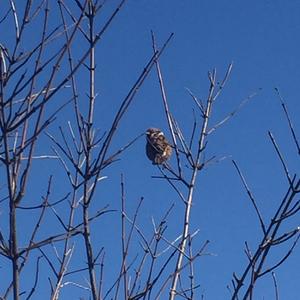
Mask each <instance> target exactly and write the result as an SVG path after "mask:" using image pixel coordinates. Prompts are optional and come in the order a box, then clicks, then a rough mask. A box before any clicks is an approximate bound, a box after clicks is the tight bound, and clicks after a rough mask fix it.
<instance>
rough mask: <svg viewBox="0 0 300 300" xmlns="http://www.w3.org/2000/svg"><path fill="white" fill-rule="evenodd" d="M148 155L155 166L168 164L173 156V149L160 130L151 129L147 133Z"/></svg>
mask: <svg viewBox="0 0 300 300" xmlns="http://www.w3.org/2000/svg"><path fill="white" fill-rule="evenodd" d="M146 139H147V143H146V154H147V157H148V158H149V159H150V160H151V161H152V164H154V165H161V164H163V163H164V162H166V161H167V160H168V159H169V158H170V156H171V154H172V147H171V145H170V144H169V142H168V141H167V139H166V138H165V136H164V133H163V132H162V131H161V130H160V129H158V128H149V129H148V130H147V131H146Z"/></svg>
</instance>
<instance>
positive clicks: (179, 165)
mask: <svg viewBox="0 0 300 300" xmlns="http://www.w3.org/2000/svg"><path fill="white" fill-rule="evenodd" d="M151 35H152V47H153V52H154V53H157V46H156V42H155V36H154V33H153V32H151ZM155 66H156V72H157V77H158V81H159V85H160V91H161V96H162V100H163V105H164V109H165V114H166V117H167V121H168V125H169V129H170V132H171V136H172V140H173V144H174V146H175V153H176V159H177V167H178V173H179V177H182V174H181V172H182V169H181V164H180V156H179V149H178V146H177V140H176V135H175V132H176V131H175V129H174V126H173V122H172V118H171V113H170V110H169V105H168V101H167V93H166V90H165V85H164V81H163V77H162V73H161V69H160V64H159V61H158V57H156V59H155Z"/></svg>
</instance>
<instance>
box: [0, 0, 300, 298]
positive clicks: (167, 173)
mask: <svg viewBox="0 0 300 300" xmlns="http://www.w3.org/2000/svg"><path fill="white" fill-rule="evenodd" d="M125 4H126V1H125V0H122V1H119V2H118V3H117V4H116V6H115V7H114V8H113V9H111V7H109V9H111V10H110V11H109V13H107V11H106V14H104V15H102V14H101V12H102V10H104V9H106V8H107V6H108V3H106V2H105V1H104V2H103V3H100V2H99V1H98V0H83V1H78V0H74V1H73V2H72V3H71V4H70V2H69V1H63V0H59V1H57V3H55V4H54V3H53V2H51V1H48V0H40V1H39V2H37V3H35V2H33V1H30V0H28V1H24V3H22V4H21V3H17V2H16V1H14V0H9V1H7V3H6V4H5V5H4V8H3V9H2V11H1V13H0V28H4V27H5V26H6V27H7V28H8V27H9V30H10V34H11V35H10V37H11V36H13V37H14V39H13V40H12V39H11V38H8V39H5V38H3V40H0V130H1V134H0V161H1V172H0V176H1V179H2V184H1V186H0V188H1V199H0V205H1V210H2V211H3V212H5V218H4V220H3V223H1V227H0V255H1V264H3V266H5V267H3V269H4V273H5V274H6V278H5V280H6V281H5V283H3V284H2V283H1V296H0V297H1V299H10V298H13V299H15V300H17V299H21V298H26V299H30V298H33V297H36V295H38V293H39V292H40V291H39V290H43V291H44V290H46V289H47V288H48V291H49V293H48V294H47V297H49V298H50V299H53V300H56V299H62V298H63V296H62V295H63V293H64V288H65V287H66V286H72V287H74V289H76V288H79V289H81V290H86V291H87V293H88V295H89V298H91V299H93V300H100V299H103V300H104V299H128V300H129V299H131V300H133V299H135V300H136V299H166V298H169V299H170V300H173V299H175V298H184V299H199V296H198V295H199V293H197V290H198V288H199V285H200V283H199V282H198V278H197V271H196V269H195V262H196V260H197V259H198V258H199V257H201V256H203V255H206V254H208V252H207V251H208V250H207V247H208V244H209V241H208V240H206V241H203V242H202V244H201V246H200V247H198V248H196V247H194V241H195V239H198V238H199V237H198V233H199V231H198V230H192V229H191V228H192V227H191V211H192V209H193V202H194V198H195V188H196V186H197V185H198V184H199V178H198V177H199V173H200V172H202V171H203V170H204V169H205V168H208V167H209V165H210V164H212V163H215V162H219V161H221V160H222V159H223V157H221V158H220V157H218V156H217V155H216V156H212V157H208V158H207V155H206V150H207V146H208V140H209V138H210V136H211V135H212V134H215V133H216V132H217V131H218V129H219V127H221V126H222V125H223V124H225V123H226V122H227V121H229V120H231V118H232V117H233V116H234V115H235V114H236V113H237V112H239V110H240V109H241V108H242V107H243V106H244V105H245V104H246V103H247V102H248V101H249V100H251V99H252V98H253V97H254V96H255V95H256V93H253V94H251V95H250V96H248V97H246V98H245V99H244V100H243V101H242V102H241V103H240V105H239V106H238V107H237V108H236V109H235V110H233V111H232V112H230V113H229V114H228V115H227V116H225V117H224V118H223V119H222V120H221V121H219V122H216V123H213V122H212V118H211V116H212V113H213V108H214V107H215V105H216V104H217V103H218V101H217V100H218V99H219V97H220V96H221V95H222V91H223V89H224V88H225V86H226V83H227V82H228V80H229V78H230V74H231V71H232V67H233V65H232V64H230V65H229V66H228V68H227V70H226V72H225V74H224V75H223V76H222V77H221V80H220V79H219V78H218V76H217V70H216V69H213V70H212V71H211V72H209V73H208V92H207V95H206V96H205V97H203V98H202V99H205V100H204V101H203V100H200V99H199V98H198V97H197V96H196V95H195V94H194V93H193V92H191V91H190V90H188V91H187V92H188V93H187V97H190V98H191V102H190V106H191V108H192V109H193V110H194V112H195V113H194V117H193V118H192V119H191V124H187V125H188V126H189V128H190V129H191V132H190V134H189V135H186V134H184V131H183V130H182V124H183V122H187V120H180V119H177V118H176V117H175V116H174V115H173V113H172V109H171V107H172V105H171V101H169V99H168V95H167V94H168V93H167V90H168V89H167V87H166V86H165V80H164V75H163V71H162V68H161V64H160V58H161V56H162V54H163V53H164V52H165V50H166V48H167V46H168V45H169V42H170V41H171V40H172V38H173V34H170V36H169V37H167V38H166V40H165V41H164V42H163V43H162V45H158V44H157V42H156V39H155V35H154V33H152V50H153V54H152V55H151V57H149V58H148V59H147V60H145V64H144V66H141V71H140V73H139V74H137V75H136V77H137V78H136V81H135V82H134V84H133V85H132V86H131V87H129V88H128V93H127V94H126V95H125V96H124V98H123V99H121V100H120V102H119V105H118V109H117V111H116V112H115V114H114V116H113V118H112V120H111V122H110V124H108V126H107V127H105V128H101V131H102V132H103V134H101V135H100V133H99V130H98V128H97V124H95V123H96V122H95V111H96V103H97V102H96V98H97V90H98V89H97V82H96V70H97V59H96V57H97V56H96V49H97V46H98V44H101V42H102V40H103V39H104V38H105V33H106V31H107V30H109V29H110V27H111V24H113V22H114V20H115V18H116V17H117V16H118V14H119V12H120V11H121V10H122V9H123V7H124V5H125ZM109 9H108V10H109ZM105 16H106V17H105ZM99 20H101V22H99ZM53 24H54V25H53ZM12 25H13V26H12ZM33 33H34V37H31V35H32V34H33ZM152 69H153V70H154V69H155V70H156V75H157V79H158V82H159V86H160V92H161V103H162V106H163V108H164V112H165V120H166V124H167V126H166V127H168V129H169V135H170V136H171V146H172V148H173V153H174V155H173V156H174V159H173V160H171V161H170V162H164V163H163V164H161V165H158V166H157V168H156V169H155V170H156V171H157V175H154V176H153V178H154V179H155V180H160V181H163V183H164V184H166V185H168V186H169V187H170V188H171V189H173V191H174V192H175V194H176V196H177V200H178V201H179V202H180V203H181V204H182V205H183V207H184V209H183V213H182V215H180V216H176V220H173V219H172V217H171V213H172V210H173V205H172V206H170V207H169V208H168V209H167V210H166V211H165V212H164V213H163V215H162V216H161V217H160V218H159V217H157V218H153V219H152V227H153V230H152V231H151V234H150V236H149V235H147V234H145V231H144V230H143V228H142V227H141V226H140V224H139V216H140V215H141V210H142V206H143V202H144V198H143V196H142V195H141V197H140V200H139V202H138V204H137V206H136V210H135V212H134V213H133V214H130V213H128V211H127V193H126V192H127V186H126V180H125V179H126V173H125V174H123V172H121V171H120V170H118V169H117V165H116V164H115V162H116V161H117V160H118V159H119V157H120V156H121V155H124V154H125V155H126V153H125V151H128V150H130V147H131V146H132V145H133V144H134V143H135V142H136V141H137V140H138V139H139V138H140V137H141V136H144V132H141V134H140V135H138V136H131V137H129V138H128V140H127V141H126V142H125V143H124V144H123V145H122V146H121V147H120V146H119V147H116V146H115V144H114V141H115V137H116V135H117V133H118V132H119V130H120V128H121V129H122V120H123V118H124V116H126V113H127V112H128V109H129V107H130V106H132V105H133V100H134V98H135V96H136V94H137V93H138V91H139V89H140V88H141V87H142V85H143V83H144V82H145V80H146V78H147V76H148V75H149V73H150V71H151V70H152ZM79 73H80V74H81V75H82V74H84V78H86V80H85V82H84V84H81V85H78V81H79V80H80V79H79ZM79 89H83V90H79ZM277 94H278V97H279V100H280V104H281V106H282V108H283V112H284V115H285V117H286V119H287V123H288V126H289V130H290V134H291V137H292V141H293V143H294V144H295V149H296V151H297V153H298V154H299V153H300V148H299V141H298V139H297V134H296V130H295V129H294V127H293V123H292V120H291V117H290V115H289V113H288V109H287V106H286V104H285V102H284V100H283V98H282V97H281V95H280V94H279V91H278V90H277ZM82 95H84V96H82ZM58 99H60V102H59V101H58ZM61 99H63V100H61ZM65 111H68V114H69V115H72V117H71V118H70V120H68V121H67V122H65V123H64V126H58V125H56V124H57V123H56V122H57V119H58V118H60V117H61V115H62V114H63V113H64V112H65ZM50 128H51V130H50ZM51 131H52V132H53V131H54V133H51ZM269 138H270V141H271V143H272V145H273V146H274V150H275V152H276V154H277V155H278V159H279V162H280V163H281V165H282V169H283V172H284V174H285V176H286V181H287V188H286V194H285V196H284V197H283V198H282V199H281V202H280V203H279V204H278V207H277V209H276V210H275V212H274V216H273V217H272V219H271V220H270V221H269V222H268V221H266V220H265V219H264V216H263V215H262V213H261V212H260V209H259V205H258V203H257V201H256V199H255V197H254V196H253V192H252V191H251V189H250V187H249V184H248V183H247V181H246V176H245V175H243V172H242V171H241V168H240V167H239V165H238V163H237V162H236V161H234V160H233V165H234V167H235V169H236V171H237V174H238V176H239V178H240V179H241V184H242V185H243V187H244V188H245V191H246V193H247V195H248V196H249V199H250V201H251V203H252V205H253V208H254V210H255V212H256V215H257V221H258V223H259V226H260V229H261V242H260V243H259V244H258V245H257V247H256V249H250V247H249V245H248V243H247V242H246V243H245V254H246V257H247V259H248V264H247V265H246V266H245V268H244V270H243V272H242V274H241V275H237V274H236V273H234V274H233V279H232V285H231V287H229V286H228V288H229V289H230V291H231V299H254V292H255V287H256V283H257V281H258V280H259V279H262V278H263V277H265V275H267V274H272V278H273V280H274V288H275V290H276V297H277V299H279V292H280V291H279V289H278V285H277V280H276V276H275V273H274V270H275V269H277V268H278V267H279V266H281V265H282V264H283V263H284V262H285V261H286V260H287V258H289V257H290V256H291V253H292V252H293V250H294V249H295V247H296V245H297V243H298V240H299V227H297V228H290V229H289V230H284V232H282V230H283V229H282V228H286V226H285V224H286V223H288V220H290V219H291V218H294V217H295V216H299V211H300V203H299V200H298V199H297V197H298V195H299V185H300V181H299V178H298V174H291V173H290V171H289V167H288V165H287V163H286V161H285V159H284V155H283V153H282V152H281V150H280V147H279V146H278V144H277V141H276V139H275V138H274V135H273V134H272V133H271V132H269ZM45 139H47V141H48V142H49V143H51V151H50V149H49V148H46V147H43V143H44V140H45ZM44 161H46V165H47V166H48V167H49V166H51V165H52V164H53V163H54V162H59V163H60V165H61V170H62V172H63V173H64V174H65V178H66V181H65V182H64V183H63V184H64V187H65V190H66V191H67V192H66V193H65V194H64V195H62V196H60V197H57V196H54V195H56V194H55V185H56V184H55V174H53V175H50V176H49V177H47V178H42V180H43V189H44V190H45V192H44V194H43V195H42V196H40V197H41V200H39V201H37V200H36V199H34V200H31V199H30V198H31V197H32V194H31V193H30V190H31V189H32V188H34V189H36V190H37V191H38V192H39V190H40V188H41V187H39V186H37V185H35V184H34V183H35V182H40V180H37V178H36V176H37V175H36V173H34V171H33V170H34V168H35V166H36V165H37V164H43V163H44ZM113 167H115V168H116V170H117V172H118V173H120V181H119V182H118V184H119V185H120V209H119V211H118V212H119V218H120V220H119V221H120V224H121V236H116V237H115V239H116V242H120V245H121V246H120V257H119V262H120V265H118V264H117V263H115V262H114V264H113V267H111V268H112V269H114V272H113V273H116V274H117V275H116V277H115V280H114V281H113V282H111V281H108V280H107V281H106V278H105V274H106V272H109V271H107V270H105V266H107V265H111V263H110V262H109V261H107V260H106V256H105V254H106V252H107V249H105V248H104V247H100V246H99V245H97V243H95V242H94V238H93V237H94V235H95V229H94V228H95V227H94V226H93V224H94V223H95V222H96V221H97V220H98V219H100V218H101V217H103V216H104V215H110V217H111V218H112V219H114V220H115V219H116V218H118V217H117V214H116V211H115V209H112V208H111V207H110V206H109V205H106V204H104V203H103V202H101V203H100V204H99V202H97V201H96V200H97V193H96V191H97V189H101V188H102V187H103V186H104V185H105V183H106V180H108V179H107V177H106V175H105V174H104V172H103V170H107V169H108V168H113ZM39 172H41V171H39ZM34 197H36V196H34ZM201 200H202V199H201ZM157 219H159V221H157ZM49 220H50V221H49ZM178 220H180V222H181V231H180V232H178V234H177V236H176V237H175V238H173V239H170V238H169V237H168V234H167V231H168V225H169V224H172V222H178ZM27 223H28V224H27ZM49 224H50V226H49ZM150 226H151V224H149V227H150ZM103 230H105V229H103ZM213 238H214V237H212V239H213ZM78 244H79V245H80V246H78ZM136 244H138V245H139V247H134V246H133V245H136ZM278 245H288V247H289V248H288V250H287V251H286V252H285V254H284V255H283V256H282V258H281V259H280V260H279V261H278V262H276V263H274V264H273V265H271V266H269V265H267V264H266V261H267V258H268V257H269V256H271V255H272V250H273V248H274V247H275V246H278ZM74 257H76V259H74ZM1 267H2V266H1ZM32 270H34V271H32ZM1 272H2V273H3V271H2V269H1ZM28 272H29V273H31V274H33V277H32V278H31V282H30V283H28V282H26V283H24V282H25V279H24V277H22V275H23V274H24V273H26V274H28ZM74 274H85V276H86V281H80V282H78V281H76V280H73V277H72V276H73V275H74ZM5 284H6V285H5ZM46 285H47V287H45V286H46ZM203 299H204V298H203Z"/></svg>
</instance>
